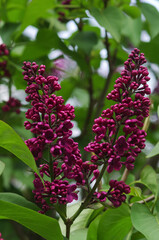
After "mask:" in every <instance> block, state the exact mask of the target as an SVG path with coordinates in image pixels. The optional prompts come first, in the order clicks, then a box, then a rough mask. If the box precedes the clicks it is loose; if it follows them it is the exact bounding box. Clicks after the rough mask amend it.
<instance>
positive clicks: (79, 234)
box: [70, 228, 88, 240]
mask: <svg viewBox="0 0 159 240" xmlns="http://www.w3.org/2000/svg"><path fill="white" fill-rule="evenodd" d="M87 231H88V229H87V228H83V229H78V230H76V231H73V232H71V235H70V240H86V239H87Z"/></svg>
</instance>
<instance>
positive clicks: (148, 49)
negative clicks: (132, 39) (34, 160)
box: [139, 34, 159, 64]
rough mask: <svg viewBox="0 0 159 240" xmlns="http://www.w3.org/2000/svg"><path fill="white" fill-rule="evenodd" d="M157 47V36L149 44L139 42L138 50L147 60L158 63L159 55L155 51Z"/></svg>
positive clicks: (158, 42) (158, 45)
mask: <svg viewBox="0 0 159 240" xmlns="http://www.w3.org/2000/svg"><path fill="white" fill-rule="evenodd" d="M158 47H159V34H158V35H157V36H156V37H155V38H153V39H152V40H151V41H150V42H141V43H140V45H139V49H140V50H141V51H142V52H144V54H145V57H146V58H147V60H149V61H150V62H153V63H157V64H158V63H159V54H158V52H157V51H156V49H158Z"/></svg>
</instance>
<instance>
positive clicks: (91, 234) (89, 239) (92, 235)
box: [87, 215, 101, 240]
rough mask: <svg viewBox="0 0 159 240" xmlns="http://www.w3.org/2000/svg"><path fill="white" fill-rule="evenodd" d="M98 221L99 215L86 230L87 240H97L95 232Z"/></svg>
mask: <svg viewBox="0 0 159 240" xmlns="http://www.w3.org/2000/svg"><path fill="white" fill-rule="evenodd" d="M100 219H101V215H99V216H98V217H96V218H95V220H94V221H92V222H91V224H90V226H89V228H88V234H87V240H97V232H98V226H99V221H100Z"/></svg>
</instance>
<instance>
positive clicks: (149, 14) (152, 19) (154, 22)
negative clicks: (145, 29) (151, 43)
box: [139, 3, 159, 38]
mask: <svg viewBox="0 0 159 240" xmlns="http://www.w3.org/2000/svg"><path fill="white" fill-rule="evenodd" d="M139 7H140V8H141V11H142V13H143V14H144V16H145V18H146V20H147V21H148V25H149V28H150V34H151V37H152V38H154V37H156V35H157V34H158V33H159V12H158V11H157V9H156V8H155V7H154V6H152V5H151V4H148V3H141V4H140V5H139Z"/></svg>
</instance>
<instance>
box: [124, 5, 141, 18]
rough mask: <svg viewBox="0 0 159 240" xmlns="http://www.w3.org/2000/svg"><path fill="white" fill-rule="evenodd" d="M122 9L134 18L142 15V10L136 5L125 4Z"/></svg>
mask: <svg viewBox="0 0 159 240" xmlns="http://www.w3.org/2000/svg"><path fill="white" fill-rule="evenodd" d="M122 10H123V11H124V12H125V13H126V14H128V15H129V16H130V17H132V18H138V17H140V16H141V11H140V9H139V8H138V7H136V6H129V5H126V4H125V5H124V6H123V8H122Z"/></svg>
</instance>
